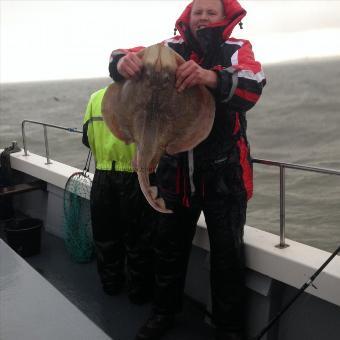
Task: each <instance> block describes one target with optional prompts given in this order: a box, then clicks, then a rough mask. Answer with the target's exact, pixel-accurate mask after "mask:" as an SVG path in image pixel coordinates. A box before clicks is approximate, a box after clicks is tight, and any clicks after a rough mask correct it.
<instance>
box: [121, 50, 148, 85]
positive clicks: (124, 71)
mask: <svg viewBox="0 0 340 340" xmlns="http://www.w3.org/2000/svg"><path fill="white" fill-rule="evenodd" d="M142 67H143V64H142V61H141V59H140V58H139V57H138V56H137V53H134V52H129V53H128V54H126V55H125V56H124V57H123V58H121V59H120V60H119V61H118V64H117V70H118V72H119V73H120V74H121V75H122V76H123V77H124V78H125V79H130V78H133V77H138V76H139V75H140V73H141V70H142Z"/></svg>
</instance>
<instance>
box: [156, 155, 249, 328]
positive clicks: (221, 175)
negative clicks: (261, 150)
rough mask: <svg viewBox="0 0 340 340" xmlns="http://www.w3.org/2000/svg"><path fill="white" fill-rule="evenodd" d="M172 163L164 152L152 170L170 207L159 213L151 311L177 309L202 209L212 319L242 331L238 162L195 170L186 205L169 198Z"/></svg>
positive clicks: (242, 211)
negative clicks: (207, 237)
mask: <svg viewBox="0 0 340 340" xmlns="http://www.w3.org/2000/svg"><path fill="white" fill-rule="evenodd" d="M175 163H176V160H175V159H174V158H168V159H167V158H166V157H165V158H164V159H163V160H162V162H161V163H160V165H159V167H158V171H157V177H158V178H159V181H160V186H161V188H162V190H163V193H165V194H164V197H165V198H166V197H168V199H169V201H168V202H167V203H169V204H171V203H172V206H171V208H173V209H174V213H173V214H162V215H161V216H160V221H159V226H158V228H157V230H158V233H157V236H156V246H155V248H156V258H157V262H156V290H155V301H154V306H153V309H154V312H155V313H160V314H173V313H177V312H179V311H181V309H182V297H183V291H184V282H185V275H186V270H187V265H188V259H189V255H190V250H191V244H192V239H193V237H194V234H195V229H196V225H197V221H198V218H199V216H200V213H201V211H203V213H204V216H205V220H206V224H207V229H208V234H209V239H210V279H211V294H212V315H213V321H214V323H215V324H216V326H217V327H219V328H220V329H225V330H228V331H241V330H243V328H244V293H245V286H244V254H243V249H244V247H243V229H244V224H245V218H246V207H247V198H246V192H245V190H244V189H243V184H242V178H241V177H242V176H241V168H240V166H239V165H238V164H237V163H232V162H231V163H230V162H229V161H226V162H222V163H221V164H219V165H214V166H213V167H209V166H208V167H207V168H205V169H197V171H196V170H195V172H194V177H193V179H194V185H195V192H194V193H191V198H190V206H189V207H185V206H183V203H182V202H179V201H177V202H176V201H174V200H171V198H170V196H172V197H176V194H175V193H174V190H175V188H173V187H171V185H170V183H174V179H173V178H171V177H173V176H174V171H173V170H174V169H177V172H178V168H179V167H180V165H178V164H175ZM171 169H172V170H171ZM177 183H178V181H177ZM177 193H178V186H177ZM171 201H172V202H171ZM198 284H199V283H198Z"/></svg>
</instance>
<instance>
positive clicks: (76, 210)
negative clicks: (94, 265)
mask: <svg viewBox="0 0 340 340" xmlns="http://www.w3.org/2000/svg"><path fill="white" fill-rule="evenodd" d="M91 156H92V153H91V151H90V152H89V154H88V156H87V160H86V165H85V168H84V170H83V171H81V172H75V173H74V174H72V175H71V176H70V177H69V179H68V180H67V182H66V185H65V190H64V239H65V245H66V248H67V250H68V252H69V254H70V256H71V258H72V259H73V260H74V261H76V262H79V263H85V262H90V261H91V260H92V259H93V258H94V244H93V238H92V231H91V212H90V192H91V186H92V180H91V178H90V176H89V174H88V171H89V168H90V163H91Z"/></svg>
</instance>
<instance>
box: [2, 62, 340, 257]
mask: <svg viewBox="0 0 340 340" xmlns="http://www.w3.org/2000/svg"><path fill="white" fill-rule="evenodd" d="M264 69H265V73H266V76H267V80H268V83H267V86H266V87H265V89H264V91H263V95H262V97H261V99H260V101H259V103H258V104H257V105H256V106H255V107H254V108H253V109H252V110H250V111H249V112H248V113H247V120H248V138H249V142H250V143H251V151H252V156H253V157H254V158H262V159H269V160H276V161H283V162H289V163H298V164H302V165H310V166H316V167H323V168H330V169H337V170H340V59H319V60H301V61H299V62H296V63H282V64H275V65H267V66H265V67H264ZM109 83H110V79H109V78H106V79H88V80H74V81H45V82H33V83H20V84H1V85H0V148H3V147H5V146H8V145H9V144H10V142H11V141H12V140H17V141H18V142H19V144H20V145H22V141H21V121H22V120H23V119H32V120H38V121H44V122H48V123H52V124H58V125H63V126H66V127H76V128H79V129H81V127H82V120H83V116H84V112H85V109H86V104H87V101H88V99H89V96H90V95H91V93H93V92H94V91H96V90H98V89H100V88H101V87H104V86H106V85H108V84H109ZM48 138H49V147H50V156H51V158H52V159H55V160H57V161H60V162H64V163H67V164H69V165H73V166H75V167H78V168H80V169H83V168H84V165H85V161H86V156H87V149H86V147H84V146H83V145H82V143H81V135H80V134H70V133H68V132H66V131H60V130H54V129H48ZM27 142H28V149H29V150H30V151H31V152H34V153H38V154H40V155H44V154H45V149H44V136H43V129H42V127H41V126H36V125H27ZM254 176H255V190H254V197H253V198H252V200H250V201H249V209H248V215H247V224H248V225H251V226H254V227H257V228H260V229H263V230H266V231H270V232H272V233H275V234H278V233H279V225H280V222H279V206H280V202H279V169H278V168H276V167H266V166H263V165H259V164H254ZM286 237H288V238H291V239H293V240H296V241H299V242H303V243H306V244H309V245H312V246H316V247H318V248H321V249H324V250H328V251H332V250H333V249H335V248H336V247H337V246H338V244H339V243H340V176H334V175H322V174H316V173H306V172H302V171H299V170H290V169H287V170H286ZM278 242H279V239H278Z"/></svg>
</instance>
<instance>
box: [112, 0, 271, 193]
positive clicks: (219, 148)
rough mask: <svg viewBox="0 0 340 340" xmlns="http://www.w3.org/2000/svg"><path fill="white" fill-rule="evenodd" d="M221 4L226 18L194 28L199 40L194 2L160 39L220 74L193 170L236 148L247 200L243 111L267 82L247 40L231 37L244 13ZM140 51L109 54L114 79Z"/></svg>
mask: <svg viewBox="0 0 340 340" xmlns="http://www.w3.org/2000/svg"><path fill="white" fill-rule="evenodd" d="M223 4H224V10H225V14H226V16H225V19H224V20H223V21H221V22H218V23H215V24H211V25H209V26H208V27H206V28H204V29H200V30H199V31H197V39H195V38H194V37H193V36H192V33H191V31H190V28H189V20H190V12H191V8H192V3H191V4H189V5H188V6H187V7H186V8H185V10H184V12H183V13H182V15H181V16H180V17H179V19H178V20H177V21H176V29H177V30H178V32H179V35H177V36H175V37H173V38H170V39H167V40H165V41H164V43H165V44H166V45H167V46H169V47H170V48H172V49H173V50H175V51H176V52H177V53H179V54H180V55H181V56H182V57H183V58H184V59H185V60H190V59H192V60H194V61H196V62H197V63H198V64H199V65H200V66H201V67H203V68H205V69H210V70H213V71H215V72H216V74H217V76H218V84H217V88H216V89H214V90H211V92H212V93H213V95H214V97H215V102H216V114H215V120H214V124H213V128H212V131H211V133H210V134H209V136H208V137H207V138H206V139H205V140H204V141H203V142H201V143H200V144H199V145H198V146H196V147H195V148H194V150H193V152H194V164H195V169H196V168H199V167H200V165H201V164H209V163H214V162H216V161H219V160H221V159H225V158H226V157H228V155H229V154H230V153H231V152H233V154H234V153H235V148H237V154H238V155H239V156H238V163H239V165H241V167H242V170H243V178H244V186H245V189H246V191H247V196H248V198H250V197H251V195H252V187H253V183H252V169H251V160H250V155H249V145H248V141H247V136H246V112H247V111H248V110H250V109H251V108H252V107H253V106H254V105H255V104H256V102H257V101H258V100H259V98H260V96H261V93H262V89H263V87H264V86H265V84H266V80H265V76H264V73H263V71H262V67H261V64H260V63H259V62H257V61H256V60H255V58H254V54H253V51H252V47H251V44H250V42H249V41H247V40H244V39H235V38H232V37H230V35H231V33H232V31H233V29H234V28H235V26H236V25H237V24H239V23H240V22H241V20H242V18H243V17H244V16H245V15H246V11H245V10H244V9H243V8H242V7H241V5H240V4H239V3H238V1H237V0H224V1H223ZM139 49H140V48H135V49H130V50H115V51H113V52H112V55H111V60H110V66H109V70H110V75H111V77H112V78H113V80H116V81H119V80H121V79H122V76H121V75H120V74H119V73H118V72H117V63H118V61H119V59H120V58H121V57H122V56H123V55H124V54H126V53H127V51H137V50H139ZM202 167H203V166H202Z"/></svg>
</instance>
